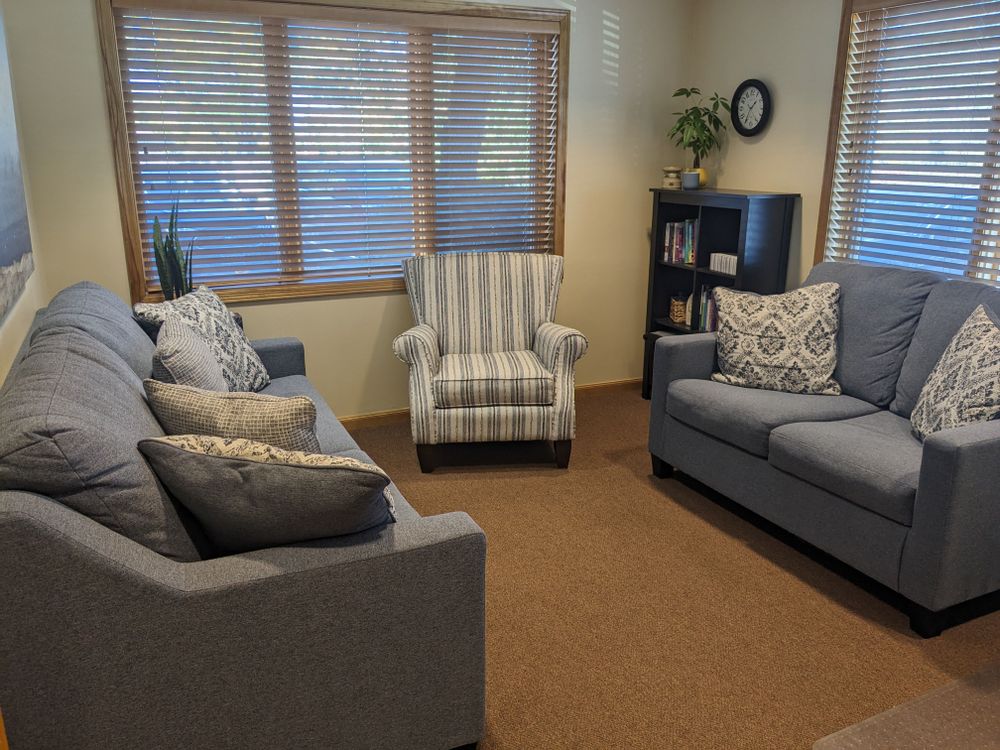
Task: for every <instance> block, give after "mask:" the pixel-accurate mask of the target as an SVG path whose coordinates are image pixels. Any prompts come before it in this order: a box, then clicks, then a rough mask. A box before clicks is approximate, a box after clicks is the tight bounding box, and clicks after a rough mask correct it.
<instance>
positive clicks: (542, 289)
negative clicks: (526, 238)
mask: <svg viewBox="0 0 1000 750" xmlns="http://www.w3.org/2000/svg"><path fill="white" fill-rule="evenodd" d="M562 268H563V266H562V258H561V257H559V256H557V255H542V254H540V253H507V252H482V253H442V254H440V255H418V256H416V257H414V258H408V259H407V260H406V261H405V262H404V263H403V275H404V277H405V278H406V290H407V292H408V293H409V295H410V305H411V306H412V308H413V317H414V318H415V320H416V322H417V323H420V324H426V325H429V326H430V327H431V328H433V329H434V330H435V331H437V334H438V343H439V344H440V346H441V353H442V354H478V353H482V352H512V351H524V350H526V349H531V345H532V342H533V340H534V336H535V332H536V331H537V330H538V327H539V326H541V325H542V323H545V322H548V321H551V320H552V318H553V316H554V315H555V311H556V301H557V299H558V297H559V285H560V283H561V282H562Z"/></svg>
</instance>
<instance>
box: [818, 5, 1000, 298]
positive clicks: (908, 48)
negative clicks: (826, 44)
mask: <svg viewBox="0 0 1000 750" xmlns="http://www.w3.org/2000/svg"><path fill="white" fill-rule="evenodd" d="M838 68H839V71H838V86H837V89H836V90H835V96H834V107H833V113H832V115H831V136H830V137H831V147H830V153H829V161H828V164H827V183H828V184H827V188H828V191H829V192H828V193H827V194H826V195H825V196H824V203H823V205H821V207H820V211H821V216H824V214H825V219H826V224H825V232H824V224H823V223H822V221H821V224H820V232H819V242H820V246H819V247H818V248H817V256H818V258H817V259H822V258H823V257H825V258H827V259H835V260H856V261H861V262H866V263H875V264H879V265H887V266H903V267H907V268H921V269H928V270H932V271H938V272H943V273H948V274H954V275H958V276H967V277H970V278H976V279H984V280H987V281H992V282H993V283H1000V253H998V250H997V240H998V231H1000V114H998V113H1000V2H997V1H996V0H989V1H987V0H929V1H927V2H908V3H898V2H897V3H890V2H888V1H887V0H883V1H882V2H873V1H872V0H854V1H853V2H851V0H848V2H847V6H846V7H845V13H844V28H843V29H842V31H841V54H840V62H839V63H838ZM824 240H825V241H824Z"/></svg>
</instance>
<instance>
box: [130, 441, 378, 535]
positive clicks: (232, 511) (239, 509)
mask: <svg viewBox="0 0 1000 750" xmlns="http://www.w3.org/2000/svg"><path fill="white" fill-rule="evenodd" d="M139 450H141V451H142V452H143V454H145V456H146V457H147V458H148V459H149V462H150V463H151V464H152V466H153V470H154V471H156V474H157V476H158V477H159V478H160V481H161V482H163V484H164V485H165V486H166V487H167V489H168V490H169V491H170V493H171V495H173V497H174V498H175V499H176V500H177V501H178V502H180V503H182V504H183V505H185V506H186V507H187V508H188V510H190V511H191V513H192V514H193V515H194V516H195V517H196V518H197V519H198V520H199V521H200V522H201V524H202V526H203V528H204V529H205V532H206V534H207V535H208V537H209V539H210V540H211V541H212V542H214V543H215V545H216V546H217V547H218V548H219V549H220V550H221V551H223V552H226V553H234V552H245V551H248V550H254V549H262V548H265V547H274V546H277V545H282V544H294V543H295V542H304V541H307V540H310V539H323V538H326V537H332V536H342V535H344V534H355V533H357V532H359V531H364V530H366V529H370V528H373V527H375V526H381V525H383V524H386V523H389V522H394V521H395V512H394V509H393V503H392V495H391V493H390V490H389V477H388V476H386V474H385V472H384V471H382V469H380V468H379V467H378V466H375V465H374V464H369V463H364V462H362V461H358V460H357V459H354V458H346V457H343V456H327V455H322V454H310V453H301V452H297V451H283V450H281V449H280V448H275V447H274V446H271V445H265V444H264V443H258V442H254V441H252V440H228V439H225V438H218V437H208V436H205V435H176V436H173V437H164V438H154V439H151V440H142V441H140V442H139Z"/></svg>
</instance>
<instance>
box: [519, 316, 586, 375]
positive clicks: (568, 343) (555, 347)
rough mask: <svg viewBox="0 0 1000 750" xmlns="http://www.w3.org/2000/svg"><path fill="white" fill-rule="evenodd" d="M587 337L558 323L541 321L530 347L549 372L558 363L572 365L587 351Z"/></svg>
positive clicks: (555, 368)
mask: <svg viewBox="0 0 1000 750" xmlns="http://www.w3.org/2000/svg"><path fill="white" fill-rule="evenodd" d="M588 345H589V344H588V342H587V337H586V336H584V335H583V334H582V333H580V332H579V331H577V330H576V329H574V328H568V327H566V326H561V325H559V324H558V323H542V324H541V325H540V326H539V327H538V330H537V331H536V332H535V341H534V344H533V345H532V349H533V350H534V352H535V354H537V355H538V358H539V359H540V360H541V361H542V364H543V365H545V368H546V369H547V370H549V372H553V373H554V372H555V371H556V370H557V369H558V367H559V365H560V364H562V365H572V364H573V363H574V362H576V361H577V360H578V359H580V357H582V356H583V355H584V354H586V353H587V347H588Z"/></svg>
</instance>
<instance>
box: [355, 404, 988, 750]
mask: <svg viewBox="0 0 1000 750" xmlns="http://www.w3.org/2000/svg"><path fill="white" fill-rule="evenodd" d="M577 404H578V415H577V422H578V436H577V440H576V442H575V444H574V446H573V457H572V462H571V464H570V468H569V470H568V471H561V470H559V469H556V468H553V467H550V466H549V465H545V464H520V465H513V466H511V465H502V466H501V465H485V466H483V465H480V466H462V467H457V468H440V469H438V470H437V471H436V472H435V473H433V474H430V475H423V474H421V473H420V470H419V468H418V467H417V461H416V456H415V453H414V449H413V445H412V443H411V441H410V434H409V423H408V422H407V421H406V419H405V418H393V419H386V420H382V421H381V422H377V423H367V424H362V425H360V426H358V427H356V428H353V429H352V433H353V434H354V436H355V438H356V439H357V440H358V442H359V443H360V444H361V446H362V447H363V448H364V449H365V450H366V451H368V452H369V453H370V454H371V455H372V456H373V457H374V458H375V460H377V461H378V462H379V463H380V464H381V465H382V466H383V467H384V468H385V469H386V470H387V471H388V472H389V473H390V474H391V475H392V477H393V478H394V479H395V481H396V482H397V483H398V485H399V487H400V488H401V490H402V491H403V494H404V495H405V496H406V498H407V499H408V500H409V501H410V503H412V504H413V506H414V507H415V508H416V509H417V510H418V511H419V512H420V513H422V514H424V515H431V514H436V513H444V512H447V511H454V510H463V511H466V512H467V513H469V515H471V516H472V517H473V518H474V519H475V520H476V522H477V523H478V524H479V525H480V526H481V527H482V528H483V530H484V531H485V532H486V536H487V538H488V540H489V552H488V561H487V595H486V596H487V659H488V666H487V737H486V739H485V740H484V741H483V743H482V744H481V748H482V750H515V749H516V750H522V749H525V750H528V749H534V748H546V749H548V748H574V749H575V750H583V749H585V748H595V749H596V748H600V749H602V750H604V749H609V748H754V749H755V750H757V749H761V748H764V749H770V748H809V747H810V746H811V745H812V744H813V742H815V741H816V740H817V739H819V738H821V737H824V736H825V735H827V734H830V733H831V732H834V731H836V730H838V729H841V728H843V727H847V726H850V725H852V724H855V723H856V722H859V721H861V720H862V719H865V718H867V717H869V716H873V715H874V714H878V713H880V712H882V711H885V710H886V709H888V708H890V707H892V706H894V705H897V704H899V703H902V702H904V701H907V700H910V699H912V698H914V697H916V696H918V695H920V694H922V693H924V692H926V691H928V690H931V689H932V688H936V687H938V686H941V685H943V684H946V683H947V682H949V681H950V680H953V679H955V678H958V677H962V676H965V675H967V674H969V673H971V672H974V671H976V670H978V669H980V668H982V667H984V666H986V665H987V664H988V663H990V662H993V661H996V660H997V659H998V658H1000V613H996V614H993V615H990V616H988V617H985V618H980V619H978V620H974V621H972V622H970V623H967V624H965V625H961V626H959V627H956V628H953V629H951V630H948V631H946V632H945V634H944V635H943V636H941V637H940V638H936V639H932V640H928V641H924V640H920V639H919V638H917V637H916V636H914V635H912V634H911V633H910V631H909V630H908V628H907V619H906V617H905V616H904V615H903V614H901V613H900V612H899V611H897V610H896V609H894V608H892V607H890V606H889V605H888V604H885V603H883V602H882V601H880V600H879V599H877V598H876V597H874V596H872V595H871V594H869V593H867V592H866V591H864V590H863V589H861V588H859V587H857V586H855V585H854V584H852V583H850V582H849V581H847V580H845V579H844V578H843V577H841V576H839V575H838V574H836V573H834V572H832V571H831V570H829V569H828V568H826V567H824V566H823V565H821V564H819V563H817V562H814V561H813V560H811V559H810V558H808V557H806V556H805V555H803V554H801V553H800V552H797V551H796V550H794V549H793V548H791V547H789V546H788V545H786V544H784V543H783V542H781V541H779V540H777V539H775V538H774V537H772V536H770V535H769V534H767V533H766V532H764V531H762V530H760V529H758V528H757V527H756V526H754V525H752V524H751V523H749V522H747V521H745V520H743V519H741V518H740V517H738V516H737V515H735V514H733V513H731V512H729V511H728V510H726V509H725V508H723V507H720V506H719V505H718V504H716V503H714V502H712V501H711V500H709V499H707V498H706V497H704V496H702V495H701V494H699V493H698V492H696V491H695V490H693V489H691V488H690V487H689V486H687V485H685V484H683V483H681V482H679V481H677V480H673V479H671V480H657V479H654V478H653V477H652V476H651V474H650V469H649V455H648V453H647V452H646V429H647V412H648V408H649V402H647V401H643V400H642V399H641V398H640V396H639V392H638V386H634V387H633V386H629V387H616V388H606V389H595V390H584V391H581V392H580V393H579V396H578V399H577ZM524 452H525V451H521V453H524ZM528 452H529V453H530V449H529V451H528ZM523 457H524V456H522V458H523ZM458 458H462V457H461V456H459V457H458ZM465 458H466V459H469V458H470V457H468V456H466V457H465ZM476 458H477V457H476V455H473V456H471V459H473V460H475V459H476ZM480 458H482V459H483V460H486V459H487V458H489V456H487V455H486V454H481V455H480ZM722 470H724V469H723V468H722V467H720V471H722Z"/></svg>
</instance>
